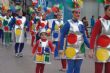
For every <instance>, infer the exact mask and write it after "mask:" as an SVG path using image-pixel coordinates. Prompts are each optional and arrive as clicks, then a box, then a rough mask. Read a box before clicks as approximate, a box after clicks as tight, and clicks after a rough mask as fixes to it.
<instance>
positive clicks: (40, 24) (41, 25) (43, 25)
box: [36, 13, 49, 41]
mask: <svg viewBox="0 0 110 73" xmlns="http://www.w3.org/2000/svg"><path fill="white" fill-rule="evenodd" d="M42 28H45V29H46V30H47V29H49V25H48V21H47V20H46V13H42V17H41V19H40V21H38V23H37V26H36V31H37V35H36V41H37V40H39V39H40V37H39V31H40V29H42Z"/></svg>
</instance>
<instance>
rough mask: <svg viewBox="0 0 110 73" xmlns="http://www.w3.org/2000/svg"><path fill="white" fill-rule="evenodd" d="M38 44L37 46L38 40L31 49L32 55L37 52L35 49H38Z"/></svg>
mask: <svg viewBox="0 0 110 73" xmlns="http://www.w3.org/2000/svg"><path fill="white" fill-rule="evenodd" d="M38 44H39V40H38V41H37V42H36V44H35V45H34V47H33V49H32V54H34V53H35V52H36V50H37V47H38Z"/></svg>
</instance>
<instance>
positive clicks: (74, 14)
mask: <svg viewBox="0 0 110 73" xmlns="http://www.w3.org/2000/svg"><path fill="white" fill-rule="evenodd" d="M73 17H74V19H77V20H78V19H79V17H80V10H74V11H73Z"/></svg>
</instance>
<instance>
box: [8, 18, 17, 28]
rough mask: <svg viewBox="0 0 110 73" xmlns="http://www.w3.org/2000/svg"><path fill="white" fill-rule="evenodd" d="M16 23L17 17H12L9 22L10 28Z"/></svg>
mask: <svg viewBox="0 0 110 73" xmlns="http://www.w3.org/2000/svg"><path fill="white" fill-rule="evenodd" d="M15 24H16V19H15V18H12V19H11V21H10V23H9V27H10V29H13V28H14V26H15Z"/></svg>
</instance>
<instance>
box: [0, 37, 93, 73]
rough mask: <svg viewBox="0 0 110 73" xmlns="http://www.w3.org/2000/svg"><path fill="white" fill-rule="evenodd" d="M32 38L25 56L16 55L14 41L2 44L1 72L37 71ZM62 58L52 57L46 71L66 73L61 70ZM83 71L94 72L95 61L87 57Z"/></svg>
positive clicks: (0, 46)
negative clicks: (6, 44)
mask: <svg viewBox="0 0 110 73" xmlns="http://www.w3.org/2000/svg"><path fill="white" fill-rule="evenodd" d="M30 42H31V41H30V39H28V40H27V42H26V43H25V47H24V50H23V53H24V56H23V57H21V58H17V57H15V54H14V43H13V44H12V45H10V46H8V47H5V46H3V45H1V44H0V73H35V66H36V64H35V63H34V62H33V57H32V53H31V51H32V48H31V46H30ZM60 68H61V63H60V60H55V59H54V58H52V64H50V65H48V64H47V65H46V66H45V70H44V73H66V72H61V71H59V69H60ZM81 73H94V62H93V60H91V59H88V58H86V59H85V60H84V61H83V64H82V66H81Z"/></svg>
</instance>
